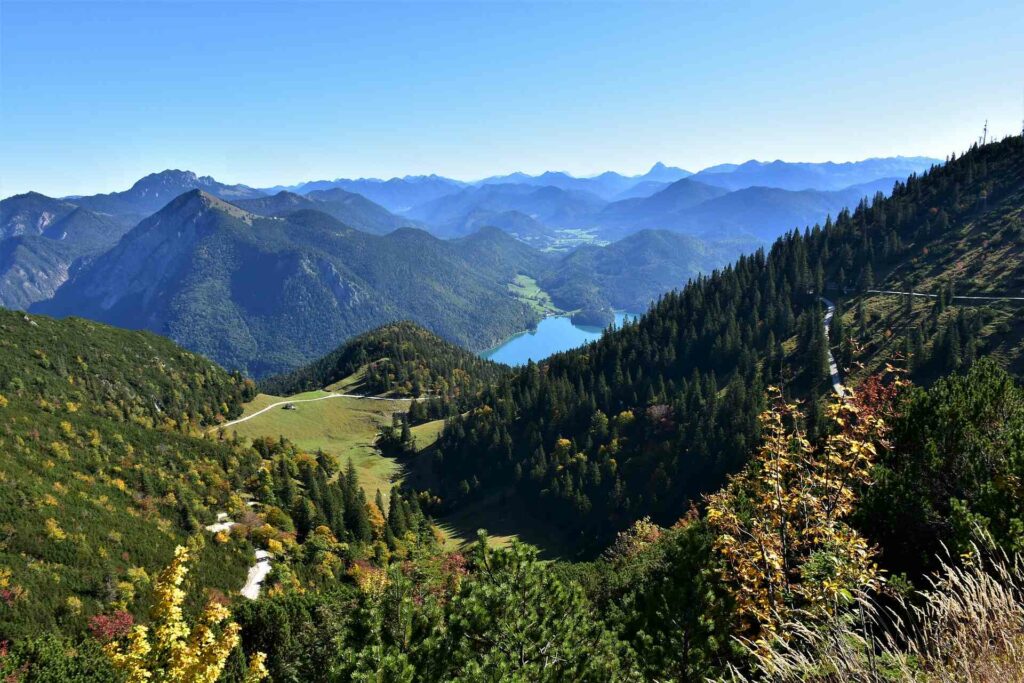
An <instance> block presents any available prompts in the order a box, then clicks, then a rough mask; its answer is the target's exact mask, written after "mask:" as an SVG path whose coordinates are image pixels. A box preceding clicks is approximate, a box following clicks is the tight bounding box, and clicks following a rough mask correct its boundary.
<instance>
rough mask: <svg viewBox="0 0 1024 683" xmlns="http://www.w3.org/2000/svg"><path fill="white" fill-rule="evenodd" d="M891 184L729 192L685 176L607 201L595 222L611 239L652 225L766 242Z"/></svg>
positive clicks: (711, 236) (705, 235)
mask: <svg viewBox="0 0 1024 683" xmlns="http://www.w3.org/2000/svg"><path fill="white" fill-rule="evenodd" d="M893 183H894V179H891V178H882V179H878V180H874V181H871V182H868V183H863V184H860V185H855V186H852V187H848V188H844V189H842V190H839V191H836V192H826V191H820V190H802V191H792V190H783V189H779V188H773V187H749V188H745V189H741V190H735V191H732V192H730V191H728V190H725V189H722V188H719V187H715V186H712V185H708V184H705V183H702V182H698V181H697V180H695V179H694V178H686V179H684V180H680V181H678V182H676V183H673V184H672V185H670V186H668V187H667V188H666V189H664V190H662V191H661V192H658V193H656V194H653V195H651V196H650V197H646V198H641V199H626V200H623V201H618V202H614V203H612V204H609V205H608V206H607V207H605V209H604V210H603V211H602V212H601V213H600V214H598V215H597V217H596V218H595V220H596V221H597V222H598V223H599V224H600V225H601V226H602V227H601V235H602V236H604V237H606V238H611V239H613V238H615V237H619V236H622V235H628V234H629V233H630V232H633V231H636V230H639V229H643V228H655V229H663V230H673V231H677V232H683V233H687V234H691V235H696V236H699V237H702V238H707V239H722V238H726V239H733V238H737V237H739V238H743V239H747V240H751V239H759V240H763V241H766V242H767V241H770V240H773V239H775V238H776V237H778V236H779V235H781V234H782V233H784V232H786V231H787V230H791V229H793V228H795V227H801V228H802V227H804V226H807V225H813V224H814V223H817V222H820V221H822V220H824V219H825V217H826V216H829V215H832V216H835V215H836V214H838V213H839V211H841V210H842V209H843V208H846V207H853V206H856V205H857V204H858V203H859V202H860V200H861V199H862V198H864V197H874V195H875V194H876V193H877V192H883V193H888V192H889V191H891V190H892V186H893Z"/></svg>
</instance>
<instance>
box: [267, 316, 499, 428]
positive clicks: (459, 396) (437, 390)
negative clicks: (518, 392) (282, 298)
mask: <svg viewBox="0 0 1024 683" xmlns="http://www.w3.org/2000/svg"><path fill="white" fill-rule="evenodd" d="M507 372H508V368H506V367H504V366H502V365H499V364H497V363H492V362H491V361H487V360H483V359H481V358H479V357H478V356H476V355H475V354H472V353H470V352H468V351H466V350H465V349H463V348H461V347H459V346H456V345H455V344H452V343H450V342H447V341H445V340H443V339H441V338H440V337H438V336H437V335H435V334H433V333H432V332H430V331H428V330H425V329H424V328H422V327H420V326H419V325H416V324H415V323H412V322H409V321H402V322H397V323H389V324H387V325H383V326H381V327H379V328H377V329H375V330H371V331H370V332H367V333H365V334H361V335H359V336H358V337H356V338H354V339H352V340H350V341H347V342H345V343H344V344H342V345H341V346H339V347H338V348H337V349H335V350H334V351H332V352H331V353H329V354H327V355H326V356H324V357H323V358H320V359H319V360H316V361H314V362H313V363H311V364H309V365H307V366H305V367H302V368H299V369H297V370H294V371H292V372H289V373H287V374H284V375H279V376H277V377H271V378H268V379H266V380H264V381H263V382H261V383H260V388H261V389H262V390H263V391H265V392H267V393H270V394H275V395H278V396H289V395H292V394H297V393H299V392H302V391H310V390H313V389H322V388H324V387H327V386H330V385H332V384H335V383H336V382H340V381H342V380H345V379H348V378H350V377H351V378H353V380H352V381H353V384H352V386H350V387H348V389H347V390H348V391H354V392H361V393H366V394H370V395H384V394H386V395H390V396H395V397H411V398H421V397H422V398H429V399H433V400H434V401H433V402H434V403H436V404H437V405H435V406H434V407H433V408H432V412H436V413H437V414H438V415H443V414H446V413H450V412H451V410H457V409H458V408H459V407H461V408H465V407H468V406H469V405H470V404H471V403H472V402H473V401H474V400H475V398H476V397H477V395H478V394H479V393H480V392H481V391H483V389H484V387H486V386H488V385H490V384H493V383H495V382H496V381H498V380H499V379H500V378H501V377H503V376H504V375H505V374H506V373H507ZM441 404H454V406H455V407H453V408H451V409H450V410H444V409H443V408H442V406H441Z"/></svg>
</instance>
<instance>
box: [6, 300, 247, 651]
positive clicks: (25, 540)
mask: <svg viewBox="0 0 1024 683" xmlns="http://www.w3.org/2000/svg"><path fill="white" fill-rule="evenodd" d="M254 393H255V388H254V387H253V386H252V385H251V384H250V383H245V382H243V381H242V380H241V379H240V378H238V377H232V376H230V375H228V374H227V373H226V372H224V371H223V370H221V369H220V368H218V367H216V366H214V365H213V364H212V363H210V362H209V361H207V360H205V359H203V358H200V357H198V356H195V355H194V354H191V353H188V352H186V351H184V350H182V349H181V348H179V347H177V346H175V345H174V344H172V343H171V342H169V341H167V340H166V339H162V338H159V337H156V336H154V335H151V334H148V333H139V332H128V331H124V330H118V329H114V328H110V327H106V326H104V325H100V324H97V323H93V322H89V321H85V320H79V319H72V320H52V319H49V318H45V317H39V316H32V317H29V316H26V315H24V314H22V313H15V312H11V311H6V310H2V309H0V396H3V400H0V434H2V436H0V442H2V447H3V450H4V463H3V466H2V478H3V481H4V482H6V485H4V486H2V487H0V519H2V520H3V523H4V529H5V531H4V544H3V547H2V548H0V562H2V564H3V567H4V570H5V573H6V577H7V578H6V583H5V588H6V590H7V593H6V598H5V607H4V610H3V613H2V614H0V635H2V636H3V637H4V638H5V639H12V638H16V637H19V636H22V635H25V634H29V633H35V634H40V633H56V632H59V631H61V630H63V631H64V632H71V631H73V630H75V629H84V627H85V625H86V620H87V619H88V618H89V617H91V616H93V615H95V614H97V613H101V612H109V610H112V609H118V608H119V609H127V610H129V611H130V612H134V613H136V615H140V616H141V615H143V614H144V613H145V610H144V605H145V601H146V596H147V595H148V583H149V580H150V577H152V576H154V575H155V573H156V572H157V571H159V570H160V569H162V568H163V567H164V566H165V565H166V564H167V562H168V560H169V558H170V557H171V556H172V554H173V550H174V547H175V545H177V544H181V543H185V542H186V540H187V538H188V536H189V535H190V534H192V533H194V532H195V531H196V530H197V528H198V524H199V523H200V520H209V521H212V519H213V518H214V516H215V514H214V510H216V509H217V507H219V506H223V505H225V504H226V502H227V501H226V499H227V495H226V492H225V490H226V488H229V486H230V485H228V486H225V484H226V483H227V482H230V481H231V479H232V477H240V478H245V477H248V476H253V475H255V472H256V470H255V469H254V468H253V466H252V464H251V462H250V461H248V460H247V459H246V458H245V457H242V454H241V452H237V451H234V450H233V449H232V448H231V447H230V446H228V445H226V444H218V443H215V442H212V441H209V440H205V439H201V438H193V437H190V436H189V434H190V433H194V431H195V430H196V429H197V428H198V427H199V426H200V425H210V424H215V423H216V422H217V421H218V420H222V419H225V418H228V417H233V416H235V415H237V414H238V413H240V412H241V406H240V403H241V401H243V400H248V399H249V398H251V397H252V396H253V395H254ZM257 461H258V457H257ZM209 521H206V522H205V523H210V522H209ZM252 553H253V550H252V546H250V545H249V544H248V542H245V541H230V542H228V543H225V544H210V545H207V546H206V547H205V548H204V549H202V550H201V552H199V553H198V555H199V558H200V559H199V562H198V563H197V566H196V568H195V573H196V577H197V578H198V579H199V580H200V581H202V582H203V583H204V584H207V585H209V586H210V587H211V588H215V589H218V590H221V591H223V592H224V593H225V594H231V593H234V592H236V591H237V590H238V588H239V587H240V586H241V585H242V582H243V581H244V578H245V572H246V566H247V565H248V564H249V563H250V562H251V560H252ZM43 567H45V569H43V570H41V568H43ZM113 603H116V604H117V605H119V607H113ZM192 607H194V605H192Z"/></svg>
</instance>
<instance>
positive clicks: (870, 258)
mask: <svg viewBox="0 0 1024 683" xmlns="http://www.w3.org/2000/svg"><path fill="white" fill-rule="evenodd" d="M1020 147H1021V141H1020V138H1008V139H1006V140H1004V141H1002V142H1000V143H996V144H990V145H986V146H984V147H980V148H974V149H972V150H971V151H969V152H968V153H966V154H964V155H963V156H961V157H960V158H955V157H954V158H951V159H950V161H949V162H948V163H947V164H946V165H943V166H937V167H935V168H933V169H932V170H931V171H930V172H928V173H926V174H925V175H923V176H921V177H917V176H911V177H910V178H908V179H907V180H906V181H905V182H900V183H897V184H896V186H895V187H894V189H893V193H892V196H891V197H890V198H882V197H881V196H879V197H877V198H876V199H875V201H874V202H872V203H870V204H869V203H868V202H866V201H865V202H862V203H861V204H860V205H859V206H857V207H856V208H855V209H854V210H852V211H843V212H842V213H840V214H839V215H838V216H836V217H835V219H834V220H832V219H831V218H830V219H829V220H828V221H827V222H826V223H825V225H822V226H814V227H813V228H810V229H807V230H803V231H794V232H791V233H790V234H787V235H785V236H784V237H782V238H780V239H779V240H778V241H777V242H776V243H775V244H774V245H773V246H772V248H771V249H770V250H769V251H767V252H760V251H759V252H757V253H755V254H753V255H751V256H746V257H742V258H740V259H739V260H738V261H737V262H736V263H735V264H734V265H732V266H729V267H727V268H724V269H722V270H718V271H715V272H713V273H712V274H710V275H708V276H702V277H700V278H697V279H696V280H694V281H692V282H691V283H690V284H689V285H687V286H686V287H684V288H683V289H682V290H680V291H677V292H672V293H670V294H667V295H665V296H664V297H662V298H661V299H660V300H659V301H658V302H657V303H656V304H655V305H654V306H653V307H652V308H651V309H650V311H648V313H647V314H646V315H644V316H643V317H642V318H640V320H639V321H637V322H636V323H634V324H630V325H626V326H624V328H623V329H622V330H619V331H616V332H613V333H610V334H607V335H605V336H604V337H603V338H602V339H601V340H599V341H597V342H595V343H593V344H591V345H589V346H587V347H585V348H583V349H580V350H578V351H570V352H566V353H563V354H559V355H556V356H554V357H552V358H550V359H549V360H547V361H545V362H543V363H541V364H540V365H534V364H531V365H529V366H528V367H526V368H524V369H523V370H522V371H520V372H517V373H516V374H515V375H513V376H512V377H510V378H509V379H507V380H506V381H504V382H502V383H500V384H499V385H497V386H495V387H494V388H493V389H491V390H489V391H488V392H487V393H486V394H485V396H484V400H483V401H482V403H481V405H480V407H478V408H477V409H476V410H473V411H471V412H470V413H469V414H467V415H465V416H464V417H461V418H456V419H454V420H452V421H451V423H450V424H449V425H448V426H447V428H446V430H445V432H444V435H443V437H442V439H441V441H440V442H439V447H438V448H439V454H438V455H437V458H436V466H435V469H436V472H437V473H438V475H439V476H440V477H441V479H442V487H441V490H440V491H439V493H440V495H441V497H442V498H443V499H445V500H446V501H448V502H449V503H451V504H455V505H457V504H459V503H460V502H462V501H467V500H472V499H474V498H475V497H479V496H482V495H487V494H488V493H489V492H492V491H494V490H495V489H498V488H509V487H511V489H512V491H513V492H514V494H515V495H518V496H522V497H524V498H526V499H528V500H529V501H531V504H532V505H535V506H536V509H537V510H538V511H539V513H540V514H542V515H544V516H546V517H550V518H551V519H555V520H557V522H558V523H559V524H562V525H565V526H567V527H569V528H573V529H577V530H578V532H579V539H580V541H581V543H582V544H583V545H588V544H592V547H593V548H594V549H599V548H600V547H602V546H603V544H604V543H605V542H606V541H607V539H608V538H609V537H610V535H611V534H612V533H614V532H615V531H617V530H620V529H622V528H623V527H624V526H625V525H627V524H628V523H630V522H631V521H633V520H635V519H638V518H640V517H643V516H644V515H651V516H652V518H653V519H654V520H655V521H658V522H662V523H668V522H670V521H671V520H672V519H675V518H677V517H678V516H679V515H680V514H681V513H682V512H683V511H685V509H686V508H687V507H688V505H689V502H690V501H694V502H695V501H697V500H699V497H700V496H701V495H702V494H703V493H706V492H708V491H711V490H714V489H715V488H717V487H718V486H720V485H721V484H722V482H723V481H724V478H725V476H726V475H727V474H729V473H731V472H735V471H736V470H738V468H739V467H740V466H741V465H742V464H743V462H744V461H745V459H746V458H747V454H748V453H749V450H750V448H751V447H752V445H753V444H755V443H757V440H758V438H759V429H758V423H757V415H758V414H759V413H760V412H761V411H762V410H763V408H764V406H765V404H764V394H765V387H767V386H768V385H778V386H781V387H783V389H784V391H785V393H786V395H787V396H792V397H797V398H802V399H805V400H807V401H808V404H809V406H810V411H809V415H808V421H809V423H810V429H811V433H812V434H813V433H815V429H816V426H817V422H818V421H819V419H820V408H821V405H820V404H821V401H820V398H821V397H822V396H824V395H826V394H827V393H828V392H829V391H830V387H829V382H828V380H827V378H828V367H827V351H826V349H827V346H828V344H829V340H828V339H827V338H826V337H825V335H824V334H823V333H822V324H821V321H822V318H823V310H822V308H821V304H820V302H819V296H820V295H822V294H827V295H828V296H830V297H834V298H839V299H850V300H851V306H852V305H853V304H852V301H853V300H854V299H856V298H857V297H858V295H859V293H863V292H866V290H869V289H872V288H874V287H875V286H876V285H878V284H879V283H888V284H891V285H892V286H894V287H895V286H897V285H899V284H902V282H903V277H904V275H903V274H904V273H905V272H907V270H908V269H909V268H910V267H911V266H912V267H913V268H916V269H918V270H921V271H927V269H928V268H929V267H934V268H938V267H939V265H940V263H941V261H940V260H939V257H940V256H941V255H943V254H945V253H947V252H948V251H950V250H955V249H957V245H958V243H959V242H960V241H961V240H962V239H964V235H965V234H966V233H969V232H970V231H971V230H972V229H973V227H974V226H975V225H977V224H979V223H980V224H982V225H983V226H984V228H985V229H987V230H988V234H987V235H986V238H985V241H986V244H1001V243H1003V244H1007V245H1008V247H1009V246H1010V245H1016V248H1015V249H1014V248H1009V251H1008V260H1006V259H1004V261H1003V262H1002V263H1001V264H1000V269H1001V270H1002V271H1003V272H1016V268H1018V267H1019V265H1020V261H1021V259H1020V249H1019V244H1020V239H1021V233H1020V230H1021V208H1020V207H1021V202H1020V197H1021V191H1022V186H1024V154H1022V153H1021V150H1020ZM992 226H996V227H997V228H998V229H993V228H992ZM851 313H852V309H851ZM862 315H866V314H863V313H862ZM973 315H976V314H975V313H971V314H967V313H964V314H963V315H962V316H961V318H960V320H961V323H960V325H961V328H958V330H957V334H960V333H961V331H960V330H961V329H962V330H963V333H969V331H970V330H971V329H974V330H976V331H978V330H980V329H981V325H977V326H975V327H971V326H970V325H968V324H966V323H964V322H963V320H964V317H963V316H969V317H970V316H973ZM848 317H849V316H848ZM949 320H950V319H949V317H948V316H946V317H944V318H943V321H944V322H945V321H949ZM948 324H953V325H956V324H957V319H956V317H954V318H953V319H952V321H951V322H947V325H948ZM945 329H946V328H944V327H943V326H941V325H932V326H930V327H925V326H922V327H921V328H920V329H919V330H918V332H917V333H916V334H924V333H925V332H929V333H930V334H931V336H932V338H923V339H922V340H920V342H919V343H920V345H921V346H922V347H924V346H925V345H927V347H928V348H929V349H939V348H941V346H942V341H941V340H938V339H935V336H936V335H939V334H943V333H944V332H945ZM832 332H833V334H835V335H836V339H835V341H836V344H837V346H838V347H839V349H837V350H838V351H840V352H841V353H842V356H843V358H844V360H845V361H846V362H847V363H848V364H854V363H873V364H874V365H875V366H877V363H878V360H879V358H885V357H890V358H895V357H896V354H895V352H894V350H893V349H888V348H887V347H886V345H884V344H880V343H879V340H878V339H877V338H875V337H876V336H877V337H883V336H891V335H892V331H891V330H890V331H888V332H886V331H885V330H884V329H878V328H877V327H876V328H871V327H870V326H869V324H868V322H865V323H864V324H863V325H862V326H855V325H849V324H847V325H845V326H842V325H840V329H838V330H836V329H833V330H832ZM986 332H987V334H988V338H989V341H987V342H985V341H982V340H981V339H980V338H978V335H977V334H975V335H974V336H973V337H972V338H971V339H970V341H969V342H967V344H966V345H967V346H968V347H969V348H970V349H971V353H970V355H969V357H968V358H967V359H966V361H967V365H969V364H970V361H971V359H973V358H977V357H978V356H979V355H980V354H983V353H984V351H985V347H984V344H986V343H989V344H998V343H999V341H998V339H999V338H1000V334H1004V336H1005V333H1007V332H1012V330H1003V332H1002V333H1001V332H1000V329H988V330H986ZM908 334H910V332H909V331H908ZM855 346H857V347H858V348H860V352H859V353H857V354H855V353H854V350H853V349H854V347H855ZM963 346H965V343H964V342H960V344H959V347H963ZM882 349H887V350H886V352H885V353H883V352H882ZM899 350H900V351H902V349H899ZM886 354H888V355H886ZM1006 355H1007V356H1008V357H1005V360H1008V361H1010V362H1013V361H1014V360H1015V359H1016V358H1019V357H1020V349H1019V347H1013V348H1010V349H1008V351H1007V354H1006ZM876 356H877V357H876ZM924 360H925V359H924V358H920V359H918V361H916V365H915V368H922V367H924V366H925V363H924ZM962 367H964V364H963V362H962V359H960V358H959V357H958V358H957V360H956V361H955V363H954V364H953V365H952V367H948V368H944V369H946V370H949V369H956V368H962ZM938 374H941V373H938ZM930 376H931V377H934V376H936V375H935V373H933V374H931V375H930Z"/></svg>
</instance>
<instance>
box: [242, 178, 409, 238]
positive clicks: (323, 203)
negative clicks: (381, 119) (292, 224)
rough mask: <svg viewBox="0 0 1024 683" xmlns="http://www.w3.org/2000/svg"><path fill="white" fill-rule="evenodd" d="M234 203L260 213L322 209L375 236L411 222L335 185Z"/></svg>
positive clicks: (277, 213)
mask: <svg viewBox="0 0 1024 683" xmlns="http://www.w3.org/2000/svg"><path fill="white" fill-rule="evenodd" d="M234 203H235V205H237V206H239V207H241V208H243V209H246V210H247V211H251V212H253V213H255V214H259V215H261V216H288V215H290V214H293V213H295V212H296V211H303V210H313V211H322V212H324V213H326V214H327V215H328V216H331V217H333V218H336V219H338V220H339V221H341V222H342V223H344V224H345V225H347V226H349V227H352V228H355V229H356V230H362V231H363V232H369V233H373V234H375V235H384V234H387V233H389V232H391V231H392V230H397V229H398V228H402V227H407V226H409V225H410V224H411V223H412V221H410V220H409V219H407V218H400V217H399V216H396V215H394V214H393V213H391V212H390V211H388V210H387V209H385V208H384V207H382V206H379V205H378V204H374V203H373V202H371V201H370V200H369V199H367V198H366V197H363V196H362V195H358V194H355V193H354V192H348V191H346V190H342V189H341V188H337V187H335V188H332V189H329V190H316V191H313V192H310V193H309V194H307V195H305V196H302V195H298V194H295V193H293V192H287V191H284V190H282V191H281V192H278V193H277V194H275V195H273V196H270V197H256V198H253V199H239V200H235V202H234Z"/></svg>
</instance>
